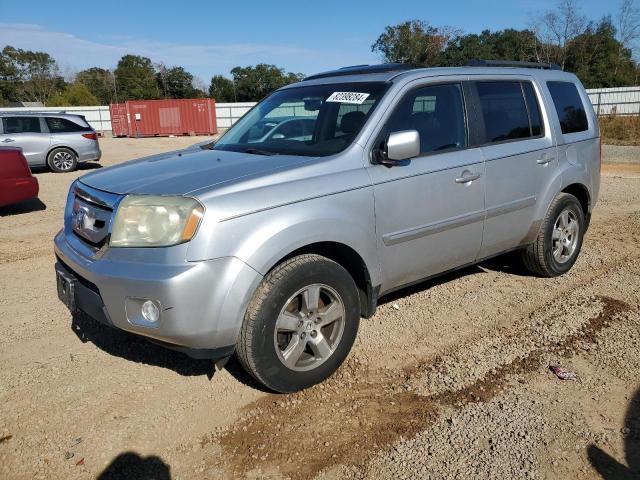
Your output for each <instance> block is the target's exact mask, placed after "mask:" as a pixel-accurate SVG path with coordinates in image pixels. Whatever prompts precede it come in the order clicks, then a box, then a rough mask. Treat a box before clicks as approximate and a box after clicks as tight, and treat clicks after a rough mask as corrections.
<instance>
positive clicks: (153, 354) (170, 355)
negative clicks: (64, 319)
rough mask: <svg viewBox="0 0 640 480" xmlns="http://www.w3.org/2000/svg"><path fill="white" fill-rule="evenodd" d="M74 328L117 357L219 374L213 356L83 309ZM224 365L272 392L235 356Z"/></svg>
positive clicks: (188, 372) (246, 381)
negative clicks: (176, 347) (194, 354)
mask: <svg viewBox="0 0 640 480" xmlns="http://www.w3.org/2000/svg"><path fill="white" fill-rule="evenodd" d="M71 329H72V330H73V333H75V334H76V336H77V337H78V338H79V339H80V341H81V342H83V343H85V342H91V343H93V344H94V345H95V346H96V347H98V348H99V349H100V350H102V351H104V352H106V353H108V354H109V355H113V356H115V357H120V358H124V359H125V360H129V361H132V362H136V363H142V364H145V365H153V366H155V367H161V368H166V369H168V370H173V371H174V372H176V373H177V374H179V375H183V376H200V375H206V376H207V377H208V378H209V379H212V378H213V376H214V375H215V371H216V367H215V364H214V361H213V360H199V359H194V358H191V357H189V356H188V355H185V354H184V353H180V352H175V351H173V350H170V349H168V348H164V347H161V346H159V345H156V344H154V343H151V342H149V341H148V340H146V339H145V338H143V337H140V336H138V335H134V334H131V333H128V332H125V331H124V330H119V329H117V328H112V327H108V326H106V325H103V324H101V323H98V322H96V321H95V320H93V319H92V318H90V317H88V316H86V315H83V314H81V313H80V314H76V315H74V316H73V320H72V322H71ZM220 367H221V368H222V367H223V368H225V369H226V370H227V371H228V372H229V374H230V375H231V376H233V377H234V378H235V379H236V380H238V381H239V382H240V383H242V384H244V385H246V386H248V387H250V388H253V389H256V390H260V391H263V392H270V390H267V389H265V387H264V386H263V385H262V384H260V383H258V382H257V381H256V380H255V379H254V378H253V377H252V376H251V375H249V374H248V373H246V372H245V371H244V369H243V368H242V366H241V365H240V364H239V363H238V360H237V359H236V358H235V356H233V357H231V359H229V361H228V362H226V363H223V364H221V365H220Z"/></svg>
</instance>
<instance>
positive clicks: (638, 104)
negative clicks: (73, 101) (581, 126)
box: [0, 87, 640, 135]
mask: <svg viewBox="0 0 640 480" xmlns="http://www.w3.org/2000/svg"><path fill="white" fill-rule="evenodd" d="M587 93H588V94H589V98H590V99H591V103H592V104H593V109H594V111H595V112H596V113H597V114H598V115H612V114H613V115H640V87H621V88H597V89H590V90H587ZM255 104H256V103H255V102H238V103H216V120H217V123H218V129H220V130H226V129H227V128H229V127H230V126H231V125H233V124H234V123H235V122H236V121H238V120H239V119H240V117H242V116H243V115H244V114H245V113H247V112H248V111H249V110H250V109H251V107H253V106H254V105H255ZM0 111H3V112H5V111H10V112H47V111H48V112H64V113H73V114H76V115H83V116H84V117H85V118H86V119H87V121H88V122H89V124H90V125H91V126H92V127H93V129H94V130H95V131H96V132H100V133H102V134H103V135H106V134H110V133H111V115H110V113H109V107H108V106H101V107H35V108H34V107H16V108H2V109H0Z"/></svg>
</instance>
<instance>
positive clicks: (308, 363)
mask: <svg viewBox="0 0 640 480" xmlns="http://www.w3.org/2000/svg"><path fill="white" fill-rule="evenodd" d="M344 325H345V310H344V302H343V301H342V298H341V297H340V295H338V292H336V291H335V290H334V289H333V288H331V287H329V286H328V285H323V284H313V285H309V286H306V287H304V288H301V289H300V290H298V291H297V292H296V293H295V294H294V295H292V296H291V297H290V298H289V300H287V302H286V303H285V306H284V307H283V308H282V310H281V311H280V314H279V315H278V318H277V320H276V328H275V331H274V337H273V340H274V344H275V348H276V352H277V353H278V358H279V359H280V361H281V362H282V363H283V364H284V365H285V366H286V367H287V368H289V369H291V370H296V371H305V370H312V369H314V368H316V367H318V366H319V365H321V364H323V363H324V362H326V361H327V359H329V357H331V355H333V353H334V352H335V351H336V349H337V347H338V344H339V343H340V340H341V339H342V334H343V332H344Z"/></svg>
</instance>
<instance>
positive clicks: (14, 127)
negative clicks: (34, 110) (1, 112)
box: [2, 117, 41, 133]
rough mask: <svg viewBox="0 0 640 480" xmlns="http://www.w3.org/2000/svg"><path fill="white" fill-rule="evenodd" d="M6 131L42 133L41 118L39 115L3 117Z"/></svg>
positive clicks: (3, 126)
mask: <svg viewBox="0 0 640 480" xmlns="http://www.w3.org/2000/svg"><path fill="white" fill-rule="evenodd" d="M2 128H3V130H4V133H40V132H41V129H40V119H39V118H38V117H3V119H2Z"/></svg>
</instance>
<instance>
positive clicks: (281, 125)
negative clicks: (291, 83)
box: [211, 82, 388, 157]
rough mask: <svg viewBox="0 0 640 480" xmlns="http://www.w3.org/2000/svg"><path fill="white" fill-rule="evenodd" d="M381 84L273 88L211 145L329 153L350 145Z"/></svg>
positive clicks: (266, 152) (260, 152) (239, 149)
mask: <svg viewBox="0 0 640 480" xmlns="http://www.w3.org/2000/svg"><path fill="white" fill-rule="evenodd" d="M387 88H388V84H386V83H382V82H367V83H361V82H359V83H336V84H330V85H314V86H308V87H293V88H287V89H285V90H280V91H277V92H274V93H273V94H272V95H270V96H269V97H267V98H266V99H265V100H263V101H262V102H260V103H259V104H258V105H256V106H255V107H254V108H253V109H252V110H251V111H249V112H248V113H247V114H246V115H245V116H244V117H242V118H241V119H240V120H239V121H238V122H237V123H236V124H235V125H234V126H233V127H232V128H231V129H229V131H228V132H227V133H225V134H224V136H223V137H222V138H220V140H218V141H217V142H216V143H215V145H213V146H212V147H211V148H213V149H214V150H230V151H234V152H247V153H252V154H256V155H277V154H283V155H306V156H314V157H315V156H326V155H333V154H335V153H338V152H340V151H342V150H344V149H345V148H346V147H347V146H348V145H350V144H351V142H352V141H353V139H354V138H355V137H356V135H357V134H358V132H360V129H361V128H362V126H363V125H364V122H365V121H366V119H367V118H368V117H369V115H370V114H371V112H372V111H373V109H374V107H375V105H376V104H377V103H378V101H379V100H380V98H382V95H383V94H384V92H385V91H386V90H387Z"/></svg>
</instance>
